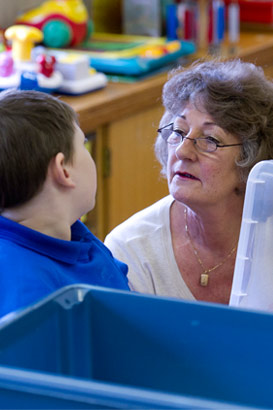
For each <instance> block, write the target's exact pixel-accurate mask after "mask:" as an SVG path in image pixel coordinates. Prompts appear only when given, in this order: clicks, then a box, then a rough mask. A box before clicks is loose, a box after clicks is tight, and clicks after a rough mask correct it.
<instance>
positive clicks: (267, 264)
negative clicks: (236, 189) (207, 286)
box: [230, 160, 273, 311]
mask: <svg viewBox="0 0 273 410" xmlns="http://www.w3.org/2000/svg"><path fill="white" fill-rule="evenodd" d="M230 305H231V306H236V307H242V308H247V309H258V310H265V311H273V160H268V161H261V162H259V163H258V164H256V165H255V166H254V167H253V168H252V170H251V172H250V174H249V177H248V181H247V186H246V195H245V202H244V209H243V218H242V225H241V231H240V237H239V243H238V252H237V257H236V262H235V270H234V278H233V285H232V291H231V297H230Z"/></svg>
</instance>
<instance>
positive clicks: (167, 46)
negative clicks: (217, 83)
mask: <svg viewBox="0 0 273 410" xmlns="http://www.w3.org/2000/svg"><path fill="white" fill-rule="evenodd" d="M195 50H196V48H195V45H194V44H193V43H192V42H187V41H180V40H175V41H168V40H167V39H166V38H165V37H147V36H134V35H123V34H107V33H93V34H92V36H90V38H89V39H88V40H86V41H84V42H82V43H81V44H79V45H78V46H76V47H74V48H73V53H75V52H77V53H79V54H81V55H86V56H88V57H89V59H90V64H91V66H92V67H94V68H95V69H96V70H98V71H102V72H104V73H107V74H118V75H120V74H121V75H126V76H140V75H142V74H147V73H149V72H151V71H153V70H156V69H159V68H161V67H163V66H165V65H167V64H172V63H175V62H177V59H179V58H180V57H183V56H186V55H188V54H191V53H193V52H194V51H195ZM67 51H69V50H67ZM58 52H59V50H54V51H53V53H54V55H58Z"/></svg>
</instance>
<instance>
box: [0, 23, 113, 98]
mask: <svg viewBox="0 0 273 410" xmlns="http://www.w3.org/2000/svg"><path fill="white" fill-rule="evenodd" d="M5 37H6V39H7V40H9V41H10V42H11V49H10V50H9V49H6V50H5V51H3V52H2V53H0V89H1V90H4V89H7V88H11V87H12V88H19V89H31V90H38V91H43V92H61V93H66V94H72V95H78V94H83V93H87V92H90V91H94V90H97V89H99V88H103V87H105V86H106V84H107V79H106V76H105V75H104V74H102V73H97V72H96V71H95V70H94V69H91V68H90V66H89V58H88V57H86V56H78V55H77V56H74V57H73V56H71V55H69V58H67V57H68V56H67V53H63V54H62V55H61V56H59V57H58V58H57V57H55V56H53V55H50V54H49V53H48V50H47V49H45V48H44V47H41V46H38V47H35V48H34V45H35V43H36V42H41V41H42V40H43V33H42V32H41V31H40V30H39V29H37V28H36V27H32V26H24V25H15V26H11V27H9V28H8V29H7V30H6V32H5Z"/></svg>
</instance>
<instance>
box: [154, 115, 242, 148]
mask: <svg viewBox="0 0 273 410" xmlns="http://www.w3.org/2000/svg"><path fill="white" fill-rule="evenodd" d="M170 126H173V122H171V123H170V124H167V125H164V127H161V128H159V129H158V130H157V132H159V133H160V134H161V137H162V138H163V139H164V141H166V142H167V143H168V144H169V145H173V146H175V145H180V144H181V143H182V142H183V141H184V140H185V139H188V140H191V141H193V143H194V145H195V146H196V149H197V150H199V151H201V152H215V151H216V150H217V148H226V147H236V146H239V145H243V144H242V143H238V144H219V143H218V142H215V141H210V140H208V137H205V138H202V137H201V138H190V137H186V136H184V135H182V131H180V130H173V129H172V128H171V129H170V131H171V134H172V133H175V134H176V135H179V137H180V141H179V142H177V143H176V142H175V143H171V142H169V141H168V138H169V137H170V135H171V134H170V135H169V137H168V138H167V139H166V138H164V137H163V136H162V131H163V130H166V131H167V127H170ZM200 140H202V141H204V140H205V141H207V142H208V143H210V144H211V147H212V148H213V149H208V150H204V149H202V148H200V147H199V146H198V141H200Z"/></svg>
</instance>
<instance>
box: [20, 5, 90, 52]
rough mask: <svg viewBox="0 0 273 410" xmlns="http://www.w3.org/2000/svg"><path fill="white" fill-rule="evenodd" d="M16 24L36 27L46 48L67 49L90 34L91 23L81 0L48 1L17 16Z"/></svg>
mask: <svg viewBox="0 0 273 410" xmlns="http://www.w3.org/2000/svg"><path fill="white" fill-rule="evenodd" d="M16 24H24V25H29V26H33V27H36V28H38V29H40V30H41V31H42V32H43V35H44V44H45V45H46V46H47V47H54V48H56V47H57V48H58V47H67V46H74V45H77V44H79V43H81V42H82V41H83V40H84V39H85V38H86V37H88V36H89V34H90V32H91V22H90V21H89V19H88V12H87V9H86V7H85V5H84V3H83V1H82V0H48V1H45V2H44V3H42V5H41V6H40V7H37V8H36V9H33V10H30V11H28V12H27V13H25V14H22V15H21V16H19V17H18V18H17V20H16Z"/></svg>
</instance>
